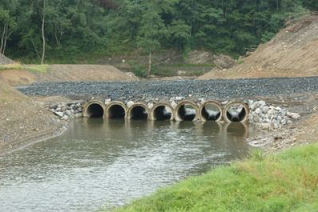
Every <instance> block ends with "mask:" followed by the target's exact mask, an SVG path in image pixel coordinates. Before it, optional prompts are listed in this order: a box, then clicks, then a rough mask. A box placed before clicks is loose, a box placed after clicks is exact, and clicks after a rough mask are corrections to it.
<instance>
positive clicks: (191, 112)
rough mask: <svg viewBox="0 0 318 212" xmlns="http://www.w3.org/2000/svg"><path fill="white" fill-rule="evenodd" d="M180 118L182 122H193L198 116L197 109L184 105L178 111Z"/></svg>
mask: <svg viewBox="0 0 318 212" xmlns="http://www.w3.org/2000/svg"><path fill="white" fill-rule="evenodd" d="M178 116H179V117H180V119H181V120H182V121H193V120H194V118H195V116H196V114H195V109H194V108H193V107H192V106H191V105H188V104H185V105H182V106H180V107H179V109H178Z"/></svg>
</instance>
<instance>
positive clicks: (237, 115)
mask: <svg viewBox="0 0 318 212" xmlns="http://www.w3.org/2000/svg"><path fill="white" fill-rule="evenodd" d="M246 114H247V113H246V110H245V108H244V107H242V109H241V110H240V111H237V110H236V109H231V108H229V109H228V110H227V111H226V117H227V118H228V119H229V120H230V121H231V122H241V121H243V120H244V119H245V117H246Z"/></svg>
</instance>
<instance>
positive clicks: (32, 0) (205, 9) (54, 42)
mask: <svg viewBox="0 0 318 212" xmlns="http://www.w3.org/2000/svg"><path fill="white" fill-rule="evenodd" d="M307 9H310V10H318V1H317V0H148V1H142V0H1V2H0V38H1V40H0V51H1V53H3V54H6V55H8V56H10V57H12V58H18V59H21V60H25V61H33V62H35V61H37V62H40V61H41V62H44V61H45V60H48V61H50V60H57V61H58V60H61V61H70V60H72V59H74V58H76V57H78V56H80V55H83V56H85V55H109V54H121V53H125V52H129V51H133V50H136V49H142V50H143V51H144V52H145V53H147V54H149V57H150V60H151V55H152V53H153V52H155V51H157V50H159V49H170V48H171V49H177V50H179V51H181V52H184V51H188V50H191V49H205V50H208V51H212V52H216V53H225V54H230V55H240V54H244V53H245V52H246V51H247V50H248V49H250V48H254V47H256V46H257V45H258V44H259V43H261V42H265V41H267V40H269V39H270V38H272V37H273V36H274V34H275V33H276V32H277V31H278V30H279V29H280V28H281V27H282V26H283V24H284V22H285V20H286V19H288V18H289V19H292V18H295V17H297V16H299V15H301V14H304V13H305V12H306V11H307Z"/></svg>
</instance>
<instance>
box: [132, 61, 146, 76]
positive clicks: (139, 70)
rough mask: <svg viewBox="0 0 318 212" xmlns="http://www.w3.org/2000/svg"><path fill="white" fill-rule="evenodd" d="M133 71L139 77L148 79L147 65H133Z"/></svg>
mask: <svg viewBox="0 0 318 212" xmlns="http://www.w3.org/2000/svg"><path fill="white" fill-rule="evenodd" d="M130 67H131V71H132V72H133V73H134V74H135V75H136V76H137V77H141V78H145V77H147V68H146V66H145V65H142V64H139V63H131V64H130Z"/></svg>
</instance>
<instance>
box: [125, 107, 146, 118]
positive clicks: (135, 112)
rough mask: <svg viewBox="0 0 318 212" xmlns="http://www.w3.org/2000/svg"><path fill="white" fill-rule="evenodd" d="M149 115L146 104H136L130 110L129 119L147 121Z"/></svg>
mask: <svg viewBox="0 0 318 212" xmlns="http://www.w3.org/2000/svg"><path fill="white" fill-rule="evenodd" d="M148 115H149V111H148V107H147V105H146V104H144V103H135V104H133V105H132V106H131V107H130V108H129V109H128V113H127V118H128V119H133V120H145V119H148Z"/></svg>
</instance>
